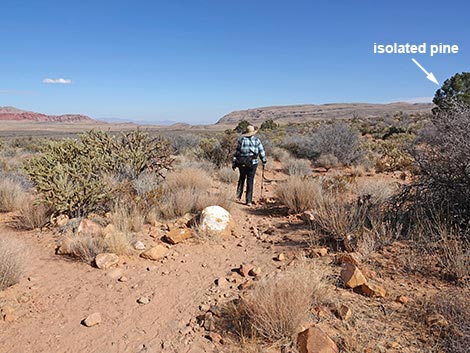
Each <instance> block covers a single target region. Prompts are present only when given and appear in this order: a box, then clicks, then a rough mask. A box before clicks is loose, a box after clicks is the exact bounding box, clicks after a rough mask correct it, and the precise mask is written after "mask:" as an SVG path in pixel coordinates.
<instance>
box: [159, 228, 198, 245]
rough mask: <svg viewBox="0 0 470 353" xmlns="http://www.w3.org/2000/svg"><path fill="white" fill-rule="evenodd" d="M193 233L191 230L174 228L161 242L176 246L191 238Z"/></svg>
mask: <svg viewBox="0 0 470 353" xmlns="http://www.w3.org/2000/svg"><path fill="white" fill-rule="evenodd" d="M193 236H194V231H193V230H192V229H191V228H174V229H172V230H170V232H169V233H168V234H167V235H165V236H164V237H163V240H164V241H166V242H168V243H170V244H173V245H175V244H178V243H181V242H183V241H185V240H186V239H189V238H192V237H193Z"/></svg>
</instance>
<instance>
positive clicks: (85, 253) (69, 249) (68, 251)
mask: <svg viewBox="0 0 470 353" xmlns="http://www.w3.org/2000/svg"><path fill="white" fill-rule="evenodd" d="M106 250H107V247H106V243H105V240H104V238H102V237H94V236H91V235H76V234H71V235H66V236H65V237H64V238H63V239H62V241H61V243H60V253H61V254H64V255H69V256H71V257H73V258H76V259H78V260H80V261H83V262H87V263H92V262H93V260H94V259H95V257H96V255H98V254H101V253H104V252H106Z"/></svg>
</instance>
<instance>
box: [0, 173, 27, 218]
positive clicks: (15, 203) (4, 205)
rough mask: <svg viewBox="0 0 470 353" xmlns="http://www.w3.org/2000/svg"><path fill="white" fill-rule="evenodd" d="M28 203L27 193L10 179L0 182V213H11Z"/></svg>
mask: <svg viewBox="0 0 470 353" xmlns="http://www.w3.org/2000/svg"><path fill="white" fill-rule="evenodd" d="M28 202H29V197H28V195H27V193H26V192H25V191H24V190H23V188H22V187H21V185H20V184H19V183H17V182H15V181H14V180H12V179H9V178H4V179H2V180H0V212H11V211H16V210H18V209H20V208H21V207H24V206H25V205H26V204H27V203H28Z"/></svg>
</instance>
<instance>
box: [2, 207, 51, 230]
mask: <svg viewBox="0 0 470 353" xmlns="http://www.w3.org/2000/svg"><path fill="white" fill-rule="evenodd" d="M50 215H51V210H50V208H48V207H47V206H46V205H44V204H41V203H36V202H35V201H34V200H31V199H30V200H29V202H25V203H24V204H23V205H22V206H21V207H20V209H19V210H18V212H17V213H16V214H15V215H14V216H13V217H12V220H11V221H10V222H9V223H8V225H9V226H10V227H12V228H14V229H17V230H33V229H37V228H42V227H44V226H45V225H46V224H48V223H49V221H50Z"/></svg>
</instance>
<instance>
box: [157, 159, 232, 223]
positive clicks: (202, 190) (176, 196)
mask: <svg viewBox="0 0 470 353" xmlns="http://www.w3.org/2000/svg"><path fill="white" fill-rule="evenodd" d="M211 182H212V180H211V178H210V176H209V175H208V174H207V172H205V171H203V170H200V169H193V168H188V169H182V170H179V171H177V172H173V173H170V174H168V177H167V179H166V183H165V185H164V192H163V195H162V197H161V199H160V202H159V205H158V210H157V213H159V215H160V217H162V218H163V219H174V218H177V217H181V216H183V215H185V214H186V213H198V212H200V211H201V210H202V209H204V208H205V207H207V206H214V205H218V206H221V207H223V208H225V209H227V210H229V209H230V208H231V202H230V196H229V195H228V194H227V192H226V191H222V192H219V193H212V192H210V191H209V188H210V186H211Z"/></svg>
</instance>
